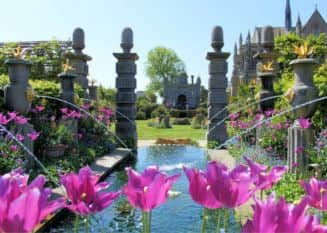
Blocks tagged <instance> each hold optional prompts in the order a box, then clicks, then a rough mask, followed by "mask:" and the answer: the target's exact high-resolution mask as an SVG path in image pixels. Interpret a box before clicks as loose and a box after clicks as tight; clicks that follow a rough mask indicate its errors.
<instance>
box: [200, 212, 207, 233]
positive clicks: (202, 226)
mask: <svg viewBox="0 0 327 233" xmlns="http://www.w3.org/2000/svg"><path fill="white" fill-rule="evenodd" d="M206 224H207V208H203V215H202V225H201V233H205V231H206Z"/></svg>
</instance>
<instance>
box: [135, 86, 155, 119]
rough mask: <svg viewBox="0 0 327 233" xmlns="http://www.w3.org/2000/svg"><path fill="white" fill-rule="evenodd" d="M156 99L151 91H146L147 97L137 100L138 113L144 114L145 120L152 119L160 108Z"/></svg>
mask: <svg viewBox="0 0 327 233" xmlns="http://www.w3.org/2000/svg"><path fill="white" fill-rule="evenodd" d="M156 98H157V97H156V96H155V95H154V94H153V93H152V92H150V91H146V92H145V96H140V97H138V98H137V100H136V109H137V112H144V114H145V119H150V118H151V114H152V112H153V111H154V109H155V108H156V107H157V106H158V105H157V104H156V101H157V100H156ZM139 120H141V119H139Z"/></svg>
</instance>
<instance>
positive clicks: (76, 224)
mask: <svg viewBox="0 0 327 233" xmlns="http://www.w3.org/2000/svg"><path fill="white" fill-rule="evenodd" d="M78 224H79V215H78V214H76V215H75V222H74V233H78Z"/></svg>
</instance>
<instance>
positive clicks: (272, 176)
mask: <svg viewBox="0 0 327 233" xmlns="http://www.w3.org/2000/svg"><path fill="white" fill-rule="evenodd" d="M244 160H245V161H246V162H247V164H248V166H249V167H250V171H251V177H252V178H253V180H254V184H255V185H256V186H257V187H258V188H259V189H261V190H266V189H270V188H271V187H272V186H273V185H274V184H276V183H277V182H278V181H280V179H281V178H282V176H283V175H284V173H285V172H286V171H287V168H286V167H284V166H275V167H272V168H271V169H270V171H267V166H265V165H261V164H259V163H256V162H254V161H252V160H250V159H249V158H247V157H246V156H244Z"/></svg>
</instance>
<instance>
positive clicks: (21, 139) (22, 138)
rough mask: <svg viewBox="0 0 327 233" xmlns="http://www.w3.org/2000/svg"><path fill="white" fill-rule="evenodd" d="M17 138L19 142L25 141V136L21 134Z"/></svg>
mask: <svg viewBox="0 0 327 233" xmlns="http://www.w3.org/2000/svg"><path fill="white" fill-rule="evenodd" d="M16 138H17V139H18V140H19V141H23V140H24V136H23V135H21V134H19V133H18V134H16Z"/></svg>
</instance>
